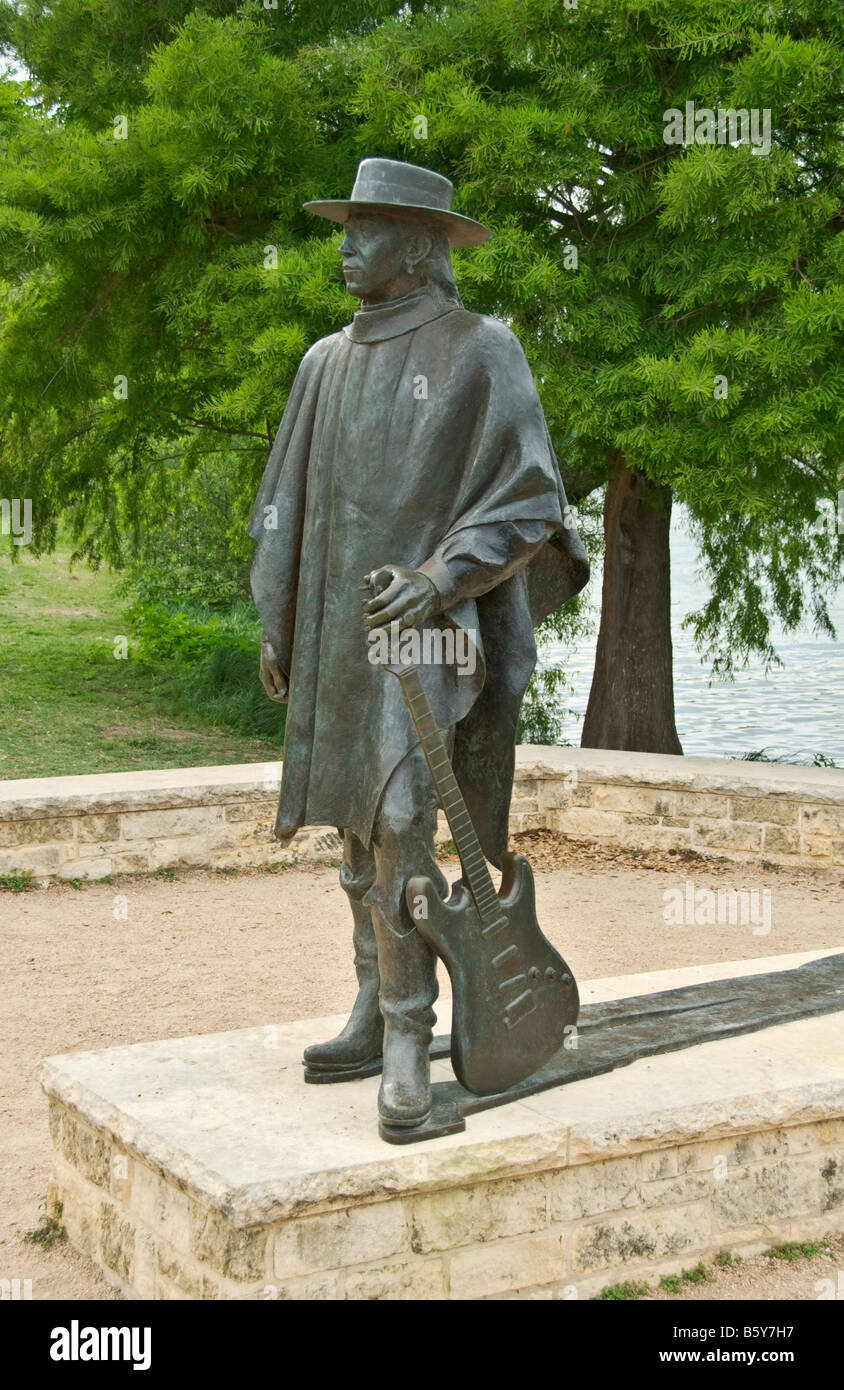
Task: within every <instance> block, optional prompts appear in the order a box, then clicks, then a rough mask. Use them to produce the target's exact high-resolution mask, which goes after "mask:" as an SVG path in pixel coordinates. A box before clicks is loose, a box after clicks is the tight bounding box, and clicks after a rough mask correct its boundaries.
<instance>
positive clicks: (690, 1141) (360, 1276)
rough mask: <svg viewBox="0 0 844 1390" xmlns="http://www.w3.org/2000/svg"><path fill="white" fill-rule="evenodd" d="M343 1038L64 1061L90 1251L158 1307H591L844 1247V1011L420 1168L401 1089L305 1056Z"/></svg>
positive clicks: (672, 1059) (250, 1041) (62, 1172)
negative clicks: (389, 1111) (382, 1089)
mask: <svg viewBox="0 0 844 1390" xmlns="http://www.w3.org/2000/svg"><path fill="white" fill-rule="evenodd" d="M823 954H829V952H828V951H826V952H809V953H806V954H803V955H800V956H788V957H777V958H773V959H771V958H769V959H766V960H760V961H756V962H747V961H743V962H740V963H736V964H734V965H713V966H706V967H699V968H694V969H688V970H673V971H663V972H660V973H658V974H652V975H636V976H628V977H625V978H619V979H613V980H604V981H598V982H593V983H592V984H587V985H585V986H583V989H582V995H583V1000H584V1003H591V1002H597V1001H600V1000H605V999H614V998H622V997H625V996H627V995H635V994H642V993H645V992H650V991H658V990H663V989H669V988H675V987H677V986H679V985H686V984H693V983H695V982H698V981H701V980H711V979H722V978H726V977H728V976H729V975H747V974H750V973H752V972H753V971H755V970H758V971H759V972H764V971H768V970H773V969H779V968H782V969H785V968H791V967H793V966H794V965H797V964H799V963H801V962H802V961H804V960H809V959H813V958H814V957H816V956H819V955H823ZM447 1015H448V1009H447V1006H446V1007H445V1008H441V1009H440V1021H439V1026H440V1028H442V1029H447V1028H448V1022H449V1020H448V1016H447ZM342 1021H343V1020H342V1019H339V1020H338V1019H321V1020H310V1021H305V1022H296V1023H285V1024H278V1025H274V1024H268V1025H267V1026H266V1027H264V1028H251V1029H244V1030H241V1031H237V1032H230V1033H218V1034H210V1035H207V1036H204V1037H195V1038H181V1039H175V1040H169V1041H163V1042H153V1043H141V1044H138V1045H136V1046H132V1047H119V1048H112V1049H108V1050H101V1051H96V1052H86V1053H75V1054H69V1055H66V1056H61V1057H52V1058H50V1059H48V1061H47V1062H45V1064H44V1072H43V1085H44V1089H45V1091H46V1093H47V1096H48V1098H49V1103H50V1128H51V1134H52V1139H53V1175H52V1184H51V1195H52V1199H53V1201H54V1202H61V1204H62V1218H61V1219H62V1221H63V1222H64V1225H65V1226H66V1228H67V1232H68V1237H69V1239H70V1241H71V1242H72V1244H73V1245H74V1246H76V1247H77V1248H78V1249H79V1250H81V1251H83V1252H85V1253H86V1254H87V1255H89V1256H90V1257H91V1258H92V1259H93V1260H95V1261H96V1263H97V1264H98V1265H99V1266H100V1268H101V1269H102V1270H103V1272H104V1274H105V1275H106V1277H107V1278H108V1279H109V1280H110V1281H111V1282H112V1283H114V1284H116V1285H117V1286H118V1287H119V1288H120V1289H122V1290H123V1291H124V1292H125V1293H126V1294H127V1295H128V1296H134V1297H140V1298H178V1299H184V1298H189V1299H190V1298H247V1299H249V1298H259V1299H273V1298H279V1299H309V1300H310V1299H374V1298H379V1299H420V1300H426V1299H477V1298H508V1297H530V1298H534V1297H536V1298H565V1299H574V1298H588V1297H591V1296H592V1295H594V1293H596V1292H597V1291H598V1290H599V1289H600V1288H601V1287H603V1286H604V1285H606V1284H613V1283H616V1282H619V1281H620V1280H624V1279H637V1280H654V1279H655V1278H656V1277H657V1276H658V1275H659V1274H661V1273H671V1272H676V1271H678V1270H679V1269H680V1268H681V1267H683V1266H685V1267H688V1266H689V1265H690V1264H694V1263H696V1261H697V1260H698V1259H701V1258H704V1259H705V1258H711V1257H712V1256H713V1255H714V1254H716V1253H717V1252H718V1251H719V1250H720V1249H722V1248H728V1249H730V1250H733V1251H740V1252H743V1253H749V1252H752V1251H755V1250H758V1249H761V1248H764V1247H765V1246H766V1245H769V1244H771V1243H779V1242H782V1241H785V1240H797V1239H806V1238H809V1237H811V1236H815V1235H818V1234H820V1233H823V1232H827V1231H835V1230H841V1229H844V1026H842V1015H841V1014H840V1013H839V1014H832V1015H828V1016H826V1017H823V1018H818V1019H811V1020H807V1021H803V1022H799V1023H791V1024H786V1025H783V1026H779V1027H776V1028H771V1029H767V1030H765V1031H764V1032H761V1033H755V1034H749V1035H746V1036H743V1037H740V1038H734V1039H729V1040H725V1041H722V1042H715V1043H707V1044H704V1045H701V1046H698V1047H694V1048H691V1049H688V1050H686V1051H683V1052H679V1053H671V1054H666V1055H664V1056H659V1057H654V1058H651V1059H649V1060H642V1061H639V1062H635V1063H634V1064H633V1065H631V1066H629V1067H624V1068H621V1069H620V1070H618V1071H615V1072H613V1073H611V1074H609V1075H605V1076H598V1077H594V1078H592V1079H590V1080H587V1081H581V1082H576V1083H574V1084H572V1085H569V1086H563V1087H560V1088H559V1089H557V1090H554V1091H548V1092H545V1093H543V1094H540V1095H536V1096H532V1097H530V1098H528V1099H527V1100H525V1101H521V1102H517V1103H514V1104H512V1105H508V1106H505V1107H502V1108H500V1109H497V1110H491V1111H487V1112H485V1113H483V1114H478V1115H474V1116H471V1117H470V1118H469V1119H468V1121H467V1129H466V1132H465V1133H463V1134H456V1135H451V1136H447V1137H444V1138H441V1139H436V1140H433V1141H430V1142H428V1143H426V1144H424V1145H419V1146H412V1147H409V1148H394V1147H391V1146H389V1145H387V1144H384V1143H383V1142H382V1141H381V1140H379V1138H378V1136H377V1132H376V1118H375V1098H376V1094H377V1090H378V1079H377V1078H373V1079H371V1080H366V1081H359V1082H353V1083H350V1084H346V1085H342V1086H305V1084H304V1082H303V1080H302V1067H301V1060H300V1059H301V1052H302V1048H303V1046H304V1045H305V1044H306V1043H307V1042H313V1041H318V1040H320V1039H322V1038H327V1037H330V1036H331V1035H332V1034H333V1033H334V1032H336V1030H337V1027H338V1026H339V1024H340V1023H342ZM433 1070H434V1074H435V1076H436V1078H437V1079H446V1078H449V1077H450V1076H451V1069H450V1067H449V1066H448V1064H447V1063H445V1062H438V1063H435V1064H434V1068H433Z"/></svg>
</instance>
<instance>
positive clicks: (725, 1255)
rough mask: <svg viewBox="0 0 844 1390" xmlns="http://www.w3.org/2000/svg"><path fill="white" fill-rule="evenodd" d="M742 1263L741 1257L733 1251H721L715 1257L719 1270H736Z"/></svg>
mask: <svg viewBox="0 0 844 1390" xmlns="http://www.w3.org/2000/svg"><path fill="white" fill-rule="evenodd" d="M741 1262H742V1260H741V1255H734V1254H733V1252H732V1250H719V1251H718V1254H717V1255H716V1256H715V1263H716V1265H717V1266H718V1268H719V1269H736V1268H738V1266H739V1265H740V1264H741Z"/></svg>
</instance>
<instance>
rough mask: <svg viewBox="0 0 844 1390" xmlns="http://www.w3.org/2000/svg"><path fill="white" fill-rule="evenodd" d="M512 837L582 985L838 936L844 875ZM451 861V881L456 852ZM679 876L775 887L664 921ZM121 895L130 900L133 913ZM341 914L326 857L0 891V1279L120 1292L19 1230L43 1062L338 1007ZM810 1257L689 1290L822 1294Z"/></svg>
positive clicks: (837, 942) (28, 1225)
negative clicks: (756, 919)
mask: <svg viewBox="0 0 844 1390" xmlns="http://www.w3.org/2000/svg"><path fill="white" fill-rule="evenodd" d="M525 838H526V839H529V837H525ZM519 847H520V848H523V849H526V850H527V851H528V853H529V855H530V857H531V858H532V860H533V862H534V865H535V868H536V880H537V899H538V910H539V920H540V922H541V923H542V926H543V929H544V931H545V933H546V935H547V936H548V937H549V938H550V939H551V941H552V942H553V943H554V944H555V945H556V946H557V947H558V949H560V950H562V952H563V953H564V955H565V957H566V959H567V960H568V962H569V964H570V965H571V966H572V968H573V970H574V972H575V975H576V976H577V978H579V979H581V980H588V979H596V978H600V977H602V976H610V975H621V974H627V973H631V972H634V971H640V970H648V971H654V970H663V969H669V968H671V967H677V966H684V965H694V964H705V963H708V962H713V961H732V960H751V959H753V958H756V957H760V956H773V955H780V954H784V953H787V952H791V951H802V950H812V949H823V948H826V947H829V948H830V949H835V948H836V947H840V946H841V945H842V943H844V874H842V873H841V872H840V871H837V872H830V871H821V872H818V873H810V872H792V871H790V870H775V869H772V868H768V869H762V868H760V867H757V866H754V865H735V864H727V863H723V862H718V861H710V860H702V859H701V860H692V861H684V860H683V859H675V860H673V861H672V860H671V858H670V856H666V855H663V854H654V855H647V854H646V855H641V856H636V855H634V854H632V853H630V852H614V853H610V854H609V855H608V854H606V853H604V852H603V851H601V850H598V849H594V848H592V847H585V846H576V845H570V844H568V842H565V841H563V840H562V839H561V837H550V836H548V835H547V834H545V835H540V836H539V837H534V838H533V840H532V842H530V841H529V842H528V843H525V844H523V845H521V846H519ZM445 868H446V872H447V873H448V874H449V876H451V877H457V871H458V865H457V861H456V860H454V861H451V862H450V863H448V864H446V865H445ZM687 881H691V882H693V883H694V885H695V887H696V888H701V887H707V886H711V887H719V886H720V887H735V888H740V887H743V888H749V889H753V888H759V889H766V888H768V889H770V891H771V899H770V902H771V928H770V932H769V933H768V934H767V935H755V934H754V931H753V928H752V927H751V925H746V926H695V925H688V926H672V925H666V922H665V920H664V917H663V911H664V906H665V899H664V897H663V894H664V892H665V891H666V889H676V888H677V887H678V886H679V887H682V886H684V885H685V883H686V882H687ZM117 895H125V898H126V900H127V905H128V911H127V915H126V917H125V920H124V919H123V918H122V917H121V916H120V915H119V913H120V904H119V903H117V904H116V897H117ZM115 911H117V912H118V916H117V917H116V916H115ZM350 922H351V919H350V916H349V912H348V907H347V905H346V900H345V897H344V895H343V893H342V890H341V889H340V887H339V884H338V881H337V872H336V869H333V868H322V867H301V866H300V867H298V868H293V869H288V870H285V871H282V872H278V873H275V874H270V873H261V872H257V871H256V872H245V873H240V874H237V875H235V876H231V877H229V876H226V875H224V874H220V873H214V872H210V871H208V872H204V871H198V872H193V873H190V874H184V875H180V876H178V877H177V879H176V880H175V881H173V882H167V881H162V880H160V879H156V878H150V877H133V878H125V879H121V880H118V881H115V882H114V883H112V884H92V885H91V886H88V887H85V888H83V889H81V890H79V891H77V890H75V889H73V888H72V887H71V886H69V885H56V886H54V887H50V888H47V889H41V890H39V891H36V892H30V893H23V894H11V893H9V892H0V931H2V939H3V942H4V951H3V956H4V972H3V973H4V979H3V989H2V1003H1V1004H0V1009H1V1010H2V1012H1V1013H0V1018H1V1019H2V1036H3V1038H4V1040H5V1045H4V1048H3V1051H2V1055H1V1056H0V1069H2V1083H1V1084H0V1094H1V1095H2V1098H3V1099H2V1148H0V1177H1V1178H2V1190H3V1209H2V1214H0V1276H2V1277H8V1278H19V1279H31V1280H32V1287H33V1297H34V1298H37V1299H52V1298H64V1297H68V1298H84V1299H103V1298H112V1297H114V1296H115V1295H114V1294H113V1293H112V1291H111V1290H110V1289H109V1287H108V1286H107V1285H106V1284H105V1282H104V1281H103V1280H102V1279H101V1277H100V1276H99V1275H98V1274H97V1273H96V1272H95V1271H94V1270H93V1269H92V1268H91V1267H90V1266H89V1264H88V1263H87V1261H84V1260H82V1259H81V1258H80V1257H79V1256H77V1255H75V1254H74V1252H73V1251H72V1250H71V1249H70V1248H69V1247H68V1246H67V1245H66V1244H64V1243H57V1244H54V1245H53V1247H52V1248H51V1249H50V1250H48V1251H46V1252H42V1251H41V1250H40V1249H39V1248H37V1247H35V1246H33V1245H32V1244H29V1243H26V1242H25V1241H24V1235H25V1233H26V1232H27V1231H29V1230H31V1229H32V1228H34V1227H35V1226H36V1225H37V1224H38V1219H39V1202H40V1201H41V1200H42V1199H43V1197H44V1194H45V1192H46V1189H47V1183H48V1178H49V1165H50V1149H49V1137H48V1132H47V1108H46V1104H45V1101H44V1097H43V1095H42V1093H41V1091H40V1088H39V1085H38V1069H39V1064H40V1062H41V1059H42V1058H43V1057H46V1056H49V1055H51V1054H53V1053H58V1052H69V1051H77V1050H86V1049H89V1048H96V1047H104V1046H113V1045H117V1044H121V1043H132V1042H142V1041H148V1040H152V1039H155V1038H165V1037H180V1036H184V1035H186V1034H191V1033H209V1032H217V1031H220V1030H225V1029H230V1028H248V1027H253V1026H255V1025H257V1024H264V1023H266V1022H268V1021H271V1020H278V1021H284V1020H288V1019H296V1018H307V1017H309V1016H320V1015H325V1014H332V1013H340V1012H342V1011H343V1010H345V1009H347V1008H348V1007H349V1006H350V1005H351V1003H352V1000H353V998H354V993H355V984H354V972H353V969H352V961H351V949H350ZM757 931H758V928H757ZM446 985H447V981H446V980H444V981H443V994H444V995H445V994H447V992H448V991H447V988H446ZM839 1263H840V1262H839ZM757 1266H758V1268H757ZM817 1266H818V1260H813V1261H808V1262H805V1263H804V1265H802V1266H786V1267H782V1266H780V1264H779V1262H777V1264H776V1265H774V1264H773V1262H771V1261H769V1260H763V1261H761V1262H760V1261H758V1260H756V1261H752V1262H748V1263H747V1264H745V1265H744V1266H742V1267H741V1269H739V1270H738V1271H730V1270H728V1271H723V1272H719V1274H718V1282H717V1283H716V1284H712V1285H707V1286H705V1289H699V1288H693V1287H690V1288H689V1290H688V1291H686V1292H684V1294H683V1295H682V1297H695V1298H697V1297H707V1298H720V1297H723V1298H736V1297H739V1298H763V1299H764V1298H783V1297H784V1298H793V1299H814V1298H817V1297H818V1294H817V1293H816V1292H815V1289H814V1285H815V1282H816V1280H817V1279H819V1278H822V1277H823V1275H824V1274H825V1273H826V1270H819V1269H818V1268H817ZM719 1289H720V1290H722V1292H718V1290H719Z"/></svg>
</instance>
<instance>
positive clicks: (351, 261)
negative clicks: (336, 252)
mask: <svg viewBox="0 0 844 1390" xmlns="http://www.w3.org/2000/svg"><path fill="white" fill-rule="evenodd" d="M345 228H346V235H345V236H344V238H343V241H342V243H341V245H340V255H341V256H342V258H343V278H344V280H345V281H346V289H347V290H348V291H349V294H353V295H355V296H356V298H358V299H361V300H363V301H364V303H366V304H380V303H383V302H384V301H385V300H388V299H396V298H397V297H398V296H399V295H402V294H409V293H410V291H411V290H412V289H414V288H415V286H416V285H417V283H418V278H417V275H416V273H415V267H416V264H417V262H418V261H420V260H421V259H422V258H423V257H424V256H425V255H427V252H428V250H429V249H430V245H431V241H430V238H429V237H427V236H426V235H425V234H424V233H419V232H417V231H415V230H414V229H413V228H412V227H410V226H408V224H407V223H406V222H403V221H402V220H401V219H400V218H397V217H383V216H378V215H377V214H373V215H369V214H367V215H365V216H353V217H350V218H349V220H348V221H347V222H346V224H345Z"/></svg>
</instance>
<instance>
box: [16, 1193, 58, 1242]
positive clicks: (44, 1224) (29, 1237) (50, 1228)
mask: <svg viewBox="0 0 844 1390" xmlns="http://www.w3.org/2000/svg"><path fill="white" fill-rule="evenodd" d="M40 1205H41V1207H42V1209H43V1210H44V1215H43V1216H42V1218H41V1222H40V1225H38V1226H36V1227H35V1229H34V1230H32V1231H27V1232H26V1233H25V1235H24V1240H25V1241H28V1242H29V1244H30V1245H39V1246H40V1247H41V1249H42V1250H49V1249H50V1248H51V1246H52V1245H54V1244H55V1242H56V1241H63V1240H66V1239H67V1231H66V1230H65V1228H64V1226H63V1225H62V1211H63V1205H62V1203H61V1202H56V1204H55V1207H54V1209H53V1210H52V1211H48V1210H47V1202H46V1199H42V1201H41V1203H40Z"/></svg>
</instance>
